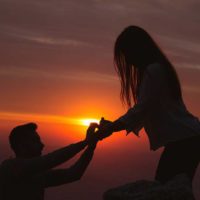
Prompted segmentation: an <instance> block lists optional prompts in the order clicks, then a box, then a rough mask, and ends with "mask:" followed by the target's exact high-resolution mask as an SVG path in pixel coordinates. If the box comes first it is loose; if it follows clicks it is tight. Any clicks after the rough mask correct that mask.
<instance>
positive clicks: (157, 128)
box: [100, 26, 200, 183]
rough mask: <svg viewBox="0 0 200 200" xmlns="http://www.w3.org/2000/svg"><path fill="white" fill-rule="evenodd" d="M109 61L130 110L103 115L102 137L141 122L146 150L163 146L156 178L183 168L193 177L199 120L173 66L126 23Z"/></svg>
mask: <svg viewBox="0 0 200 200" xmlns="http://www.w3.org/2000/svg"><path fill="white" fill-rule="evenodd" d="M114 61H115V67H116V70H117V72H118V75H119V78H120V81H121V99H122V101H123V102H124V103H125V104H127V105H128V107H129V110H128V112H127V113H126V114H124V115H123V116H121V117H120V118H119V119H117V120H116V121H114V122H111V121H108V120H104V119H103V118H102V120H101V123H100V125H101V126H100V132H101V138H102V139H103V138H105V137H107V136H109V135H111V134H112V133H113V132H117V131H121V130H126V131H127V134H128V133H129V132H134V133H135V134H136V135H138V132H139V131H140V130H141V129H142V128H143V127H144V129H145V131H146V133H147V135H148V138H149V141H150V147H151V150H157V149H158V148H159V147H164V151H163V153H162V155H161V158H160V161H159V164H158V168H157V171H156V176H155V179H156V180H158V181H160V182H162V183H165V182H167V181H168V180H170V179H171V178H173V177H174V176H176V175H177V174H180V173H186V174H187V175H188V177H189V178H190V180H191V181H192V180H193V177H194V175H195V170H196V168H197V166H198V163H199V160H200V122H199V120H198V118H197V117H195V116H193V115H192V114H191V113H190V112H189V111H188V110H187V108H186V106H185V104H184V102H183V98H182V92H181V86H180V82H179V79H178V77H177V74H176V71H175V69H174V67H173V65H172V64H171V63H170V61H169V60H168V59H167V57H166V56H165V55H164V54H163V52H162V51H161V50H160V48H159V47H158V46H157V44H156V43H155V41H154V40H153V39H152V38H151V36H150V35H149V34H148V33H147V32H146V31H145V30H143V29H142V28H140V27H137V26H129V27H127V28H125V30H123V32H122V33H121V34H120V35H119V36H118V38H117V40H116V43H115V48H114ZM133 102H134V106H132V105H133Z"/></svg>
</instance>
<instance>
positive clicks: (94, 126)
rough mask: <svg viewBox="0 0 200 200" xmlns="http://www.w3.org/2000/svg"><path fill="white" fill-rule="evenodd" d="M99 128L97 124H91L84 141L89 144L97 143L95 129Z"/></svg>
mask: <svg viewBox="0 0 200 200" xmlns="http://www.w3.org/2000/svg"><path fill="white" fill-rule="evenodd" d="M97 128H99V125H98V124H97V123H91V124H90V126H89V127H88V129H87V134H86V138H85V140H86V141H87V142H88V144H90V143H96V142H97V141H98V135H97V134H96V129H97Z"/></svg>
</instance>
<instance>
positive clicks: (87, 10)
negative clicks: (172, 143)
mask: <svg viewBox="0 0 200 200" xmlns="http://www.w3.org/2000/svg"><path fill="white" fill-rule="evenodd" d="M199 10H200V1H198V0H174V1H169V0H152V1H149V0H140V1H138V0H123V1H119V0H59V1H57V0H48V1H45V0H17V1H16V0H0V91H1V98H0V131H1V132H0V140H1V141H0V160H1V161H2V160H3V159H6V158H8V157H9V156H10V155H12V152H11V151H10V150H9V146H8V144H7V137H8V134H9V131H10V130H11V129H12V128H13V127H14V126H15V125H18V124H21V123H26V122H30V121H33V122H36V123H37V124H38V126H39V128H38V132H39V133H40V134H41V137H42V139H43V140H44V141H45V143H46V146H47V147H46V152H47V151H51V150H53V149H55V148H58V147H61V146H63V145H68V144H70V143H72V142H75V141H80V140H81V139H84V136H85V131H86V128H87V127H86V126H83V125H81V123H79V122H80V121H79V120H82V119H88V118H94V119H100V118H101V117H102V116H104V117H105V118H108V119H110V120H114V119H116V118H118V117H119V116H120V115H122V114H123V113H124V112H126V108H124V107H123V106H122V104H121V102H120V99H119V92H120V84H119V81H118V77H117V74H116V72H115V70H114V67H113V45H114V42H115V39H116V37H117V36H118V34H119V33H120V32H121V31H122V30H123V29H124V28H125V27H126V26H128V25H139V26H141V27H143V28H144V29H146V30H147V31H148V32H149V33H150V34H151V35H152V37H153V38H154V39H155V40H156V41H157V43H158V45H159V46H160V47H161V48H162V50H163V51H164V52H165V53H166V55H167V56H168V57H169V59H170V60H171V61H172V63H173V64H174V66H175V68H176V69H177V72H178V75H179V78H180V80H181V84H182V90H183V95H184V100H185V103H186V105H187V107H188V109H189V110H190V111H191V112H192V113H193V114H194V115H196V116H198V117H200V106H199V102H200V79H199V77H200V56H199V55H200V45H199V44H200V37H199V35H200V26H199V22H200V15H199ZM124 135H125V134H124V133H119V134H118V135H114V136H112V137H111V138H108V139H107V140H105V141H102V142H101V143H100V144H99V146H98V147H97V152H96V155H95V156H94V160H93V162H92V163H91V166H90V167H89V168H88V172H86V174H85V176H84V178H83V180H82V181H81V183H75V184H72V185H66V186H62V187H61V189H60V190H59V188H56V189H51V190H49V191H48V192H47V196H48V198H47V199H51V198H53V197H54V199H55V197H57V198H56V199H58V200H62V199H67V198H68V199H70V200H78V195H80V194H81V195H82V199H89V198H88V193H89V194H90V195H89V197H91V199H94V197H97V196H98V198H96V200H100V199H101V195H102V193H103V192H104V191H105V190H106V189H109V188H110V187H113V186H117V185H120V184H125V183H127V182H130V181H134V180H135V178H137V179H144V178H153V176H154V172H155V167H156V164H157V162H158V156H159V154H160V151H158V152H150V151H149V144H148V141H147V138H146V135H145V133H144V132H142V134H141V137H140V139H137V138H136V137H135V136H134V135H130V136H128V137H125V136H124ZM124 155H128V156H124ZM120 157H121V159H119V158H120ZM122 158H123V159H122ZM116 163H117V164H116ZM119 163H120V164H119ZM148 164H149V167H148V168H146V165H148ZM116 165H117V166H118V167H116ZM64 167H65V166H64ZM199 171H200V170H199ZM197 176H198V177H200V173H199V172H198V173H197ZM197 176H196V177H197ZM102 177H104V178H102ZM111 177H112V178H111ZM94 183H95V184H94ZM90 187H92V191H90V189H91V188H90ZM195 187H196V188H197V187H200V181H199V178H196V179H195ZM88 188H90V189H88ZM74 191H79V194H77V193H76V194H75V192H74ZM196 194H197V192H196ZM58 195H59V197H58ZM197 195H199V197H200V194H197Z"/></svg>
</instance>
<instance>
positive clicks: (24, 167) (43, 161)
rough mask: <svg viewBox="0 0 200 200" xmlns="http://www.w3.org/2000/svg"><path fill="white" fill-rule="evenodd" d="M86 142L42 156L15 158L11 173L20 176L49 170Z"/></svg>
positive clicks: (74, 152) (77, 151)
mask: <svg viewBox="0 0 200 200" xmlns="http://www.w3.org/2000/svg"><path fill="white" fill-rule="evenodd" d="M87 144H88V141H87V140H83V141H80V142H78V143H75V144H71V145H68V146H66V147H63V148H60V149H58V150H56V151H53V152H52V153H49V154H47V155H44V156H38V157H35V158H30V159H15V161H14V162H15V163H13V166H14V170H13V173H14V174H13V175H15V176H19V177H21V176H24V175H25V176H26V175H33V174H36V173H40V172H44V171H46V170H49V169H51V168H53V167H56V166H57V165H59V164H61V163H63V162H65V161H67V160H69V159H70V158H72V157H74V156H75V155H76V154H77V153H79V152H80V151H81V150H82V149H84V148H85V147H86V146H87ZM15 172H16V174H15Z"/></svg>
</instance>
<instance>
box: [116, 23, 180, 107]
mask: <svg viewBox="0 0 200 200" xmlns="http://www.w3.org/2000/svg"><path fill="white" fill-rule="evenodd" d="M114 61H115V67H116V70H117V72H118V74H119V77H120V79H121V97H122V100H123V102H126V103H127V105H128V106H131V104H132V100H134V101H135V102H137V96H138V88H139V85H140V83H141V80H142V76H143V72H144V70H145V68H146V66H148V65H149V64H151V63H156V62H157V63H160V64H163V66H165V67H166V68H168V69H169V70H168V71H169V73H171V75H170V76H173V77H174V78H173V79H174V80H173V81H172V82H174V84H176V85H178V86H177V87H178V88H179V89H178V90H180V84H179V81H178V78H177V76H176V72H175V70H174V68H173V66H172V65H171V63H170V62H169V60H168V59H167V58H166V56H165V55H164V54H163V52H162V51H161V50H160V48H159V47H158V45H157V44H156V42H155V41H154V40H153V39H152V37H151V36H150V35H149V34H148V33H147V32H146V31H145V30H144V29H142V28H140V27H138V26H128V27H127V28H125V29H124V30H123V31H122V32H121V33H120V35H119V36H118V37H117V40H116V42H115V47H114ZM170 71H171V72H170ZM176 92H177V91H176Z"/></svg>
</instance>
